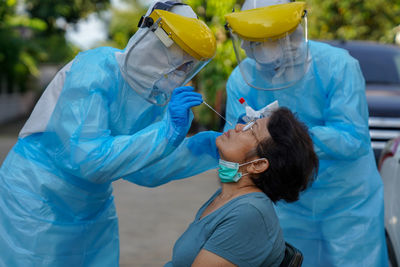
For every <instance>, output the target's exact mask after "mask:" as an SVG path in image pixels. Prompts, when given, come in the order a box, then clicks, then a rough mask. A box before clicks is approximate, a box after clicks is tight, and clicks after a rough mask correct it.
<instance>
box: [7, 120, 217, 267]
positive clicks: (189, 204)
mask: <svg viewBox="0 0 400 267" xmlns="http://www.w3.org/2000/svg"><path fill="white" fill-rule="evenodd" d="M22 124H23V122H16V123H13V124H10V125H6V126H4V125H3V126H0V164H1V162H2V161H3V160H4V158H5V156H6V154H7V152H8V151H9V149H11V147H12V146H13V144H14V143H15V141H16V136H17V133H18V131H19V129H20V128H21V127H22ZM113 185H114V195H115V202H116V207H117V212H118V216H119V232H120V250H121V253H120V266H121V267H128V266H133V267H157V266H163V264H164V263H166V262H167V261H168V260H170V258H171V252H172V248H173V245H174V243H175V241H176V240H177V238H178V237H179V236H180V235H181V234H182V233H183V231H184V230H185V229H186V227H187V226H188V225H189V223H190V222H192V220H193V218H194V215H195V212H196V211H197V209H198V208H200V206H201V205H202V204H203V203H204V202H205V201H206V200H207V199H208V198H209V197H210V196H211V195H212V194H213V193H214V192H215V190H216V189H217V188H218V182H217V179H216V175H215V171H209V172H206V173H204V174H201V175H197V176H194V177H191V178H189V179H185V180H181V181H174V182H171V183H169V184H166V185H163V186H160V187H157V188H144V187H139V186H137V185H134V184H131V183H129V182H126V181H123V180H120V181H116V182H115V183H114V184H113Z"/></svg>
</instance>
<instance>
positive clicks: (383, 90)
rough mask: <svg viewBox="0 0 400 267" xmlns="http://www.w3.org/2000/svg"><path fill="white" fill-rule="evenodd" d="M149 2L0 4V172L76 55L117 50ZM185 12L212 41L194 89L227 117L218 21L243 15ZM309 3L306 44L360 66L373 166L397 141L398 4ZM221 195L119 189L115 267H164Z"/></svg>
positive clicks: (227, 66)
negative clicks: (335, 51) (327, 46)
mask: <svg viewBox="0 0 400 267" xmlns="http://www.w3.org/2000/svg"><path fill="white" fill-rule="evenodd" d="M151 2H152V1H146V0H57V1H54V0H0V164H1V163H2V161H3V160H4V158H5V156H6V154H7V153H8V151H9V150H10V149H11V147H12V146H13V144H14V143H15V141H16V139H17V135H18V132H19V130H20V129H21V128H22V126H23V124H24V122H25V120H26V119H27V116H29V114H30V112H31V110H32V108H33V107H34V105H35V103H36V101H37V100H38V99H39V97H40V95H41V94H42V92H43V91H44V89H45V88H46V86H47V84H48V83H49V82H50V81H51V79H52V77H53V76H54V75H55V74H56V72H57V71H58V70H59V69H60V68H61V67H62V66H63V65H65V64H66V63H67V62H68V61H70V60H71V59H73V58H74V56H75V55H76V54H77V53H79V52H80V51H84V50H87V49H91V48H95V47H98V46H112V47H116V48H120V49H123V48H124V47H125V45H126V44H127V42H128V40H129V38H130V37H131V36H132V35H133V34H134V33H135V31H136V30H137V23H138V21H139V18H140V17H141V16H142V15H143V14H144V13H145V11H146V10H147V8H148V6H149V4H150V3H151ZM183 2H185V3H187V4H189V5H190V6H191V7H192V8H193V9H194V10H195V12H196V13H197V14H198V15H199V17H200V18H201V19H202V20H203V21H204V22H205V23H206V24H207V25H208V26H209V27H210V28H211V29H212V31H213V32H214V34H215V36H216V40H217V54H216V56H215V58H214V59H213V60H212V61H211V62H210V63H209V64H208V65H207V66H206V68H204V69H203V70H202V71H201V72H200V73H199V74H198V75H197V76H196V77H195V78H194V80H193V85H194V86H195V88H196V90H197V91H199V92H201V93H202V94H203V96H204V98H205V99H206V100H207V102H208V103H209V104H210V105H212V106H213V107H215V109H216V110H217V111H218V112H220V113H222V114H224V109H225V106H224V104H225V100H226V93H225V83H226V80H227V78H228V76H229V74H230V73H231V72H232V70H233V69H234V67H235V66H236V58H235V55H234V51H233V48H232V45H231V43H230V40H229V37H228V35H227V33H226V31H225V29H224V24H225V21H224V18H223V16H224V14H226V13H229V12H231V11H232V9H235V10H239V9H240V6H241V4H242V3H243V0H239V1H235V0H223V1H222V0H187V1H183ZM306 2H307V6H308V8H307V9H308V25H309V28H308V29H309V38H310V39H314V40H323V41H324V42H329V43H331V44H332V45H335V46H339V47H342V48H345V49H348V50H349V52H350V53H351V54H352V55H353V56H354V57H356V58H357V59H358V60H359V61H360V64H361V67H362V71H363V73H364V76H365V78H366V83H367V100H368V106H369V109H370V129H371V136H372V139H373V142H375V143H373V146H375V147H374V150H375V151H376V157H377V160H378V158H379V153H380V150H381V149H382V148H383V147H384V145H385V143H386V141H387V140H389V139H392V138H394V137H396V136H400V78H399V77H400V0H324V1H318V0H307V1H306ZM355 40H357V41H355ZM396 99H397V100H396ZM396 101H397V102H396ZM194 113H195V120H194V122H193V125H192V128H191V132H192V133H195V132H198V131H202V130H221V129H222V127H223V121H221V120H220V118H219V117H217V116H216V115H215V114H214V113H213V112H211V111H210V110H209V109H208V108H207V107H205V106H204V105H201V106H199V107H196V108H195V109H194ZM217 187H218V183H217V179H216V178H215V173H214V172H213V171H210V172H207V173H205V174H202V175H198V176H196V177H193V178H191V179H186V180H184V181H175V182H172V183H170V184H167V185H165V186H162V187H159V188H153V189H147V188H141V187H138V186H136V185H133V184H130V183H127V182H123V181H117V182H116V183H115V185H114V189H115V198H116V205H117V210H118V216H119V218H120V234H121V237H120V238H121V261H120V264H121V266H162V265H163V264H164V263H165V262H166V261H167V260H169V259H170V256H171V250H172V246H173V244H174V243H175V241H176V239H177V238H178V237H179V236H180V234H181V233H183V231H184V230H185V229H186V227H187V225H188V224H189V223H190V222H191V220H192V219H193V217H194V213H195V211H196V210H197V209H198V208H199V207H200V206H201V205H202V203H203V202H204V201H205V200H207V199H208V197H209V196H210V195H211V194H213V193H214V191H215V190H216V189H217Z"/></svg>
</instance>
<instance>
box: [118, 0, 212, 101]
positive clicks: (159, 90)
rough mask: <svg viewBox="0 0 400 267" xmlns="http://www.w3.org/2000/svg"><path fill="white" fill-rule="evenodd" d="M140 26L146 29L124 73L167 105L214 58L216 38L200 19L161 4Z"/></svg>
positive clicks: (148, 96) (152, 98) (136, 86)
mask: <svg viewBox="0 0 400 267" xmlns="http://www.w3.org/2000/svg"><path fill="white" fill-rule="evenodd" d="M139 25H140V27H141V30H144V32H142V35H141V36H140V38H138V39H137V40H136V42H135V43H134V44H133V45H131V46H130V48H129V51H128V52H127V55H126V57H125V60H124V63H123V68H122V71H123V75H124V78H125V79H126V80H127V82H128V83H129V84H130V85H131V87H132V88H133V89H134V90H135V91H136V92H137V93H138V94H139V95H141V96H142V97H143V98H145V99H146V100H147V101H149V102H150V103H152V104H156V105H159V106H163V105H165V104H167V103H168V101H169V99H170V97H171V94H172V91H173V90H174V89H175V88H177V87H179V86H182V85H185V84H186V83H188V82H189V81H190V80H191V79H192V78H193V76H195V75H196V74H197V73H198V72H199V71H200V70H201V69H202V68H203V67H204V66H205V65H206V64H207V63H208V62H209V61H210V60H211V59H212V58H213V57H214V55H215V51H216V42H215V38H214V35H213V34H212V32H211V30H210V29H209V28H208V27H207V25H206V24H205V23H204V22H202V21H200V20H199V19H197V18H190V17H185V16H182V15H179V14H175V13H172V12H169V11H166V10H161V9H157V5H156V6H155V7H154V8H153V10H152V12H151V13H150V14H149V16H147V17H143V18H142V19H141V21H140V22H139ZM143 58H144V59H143ZM141 59H142V60H141ZM138 63H139V64H138Z"/></svg>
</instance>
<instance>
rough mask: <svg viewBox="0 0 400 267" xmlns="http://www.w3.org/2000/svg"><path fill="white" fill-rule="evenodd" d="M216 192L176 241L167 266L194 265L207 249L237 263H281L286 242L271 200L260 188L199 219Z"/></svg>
mask: <svg viewBox="0 0 400 267" xmlns="http://www.w3.org/2000/svg"><path fill="white" fill-rule="evenodd" d="M220 192H221V189H219V190H217V192H216V193H215V194H214V195H213V196H212V197H211V198H210V199H209V200H208V201H207V202H206V203H205V204H204V205H203V206H202V207H201V208H200V210H199V211H198V212H197V215H196V218H195V220H194V221H193V222H192V223H191V224H190V225H189V227H188V229H187V230H186V231H185V232H184V233H183V234H182V236H181V237H180V238H179V239H178V241H177V242H176V243H175V246H174V249H173V255H172V261H170V262H168V263H167V264H166V265H165V266H164V267H171V266H174V267H181V266H191V264H192V263H193V261H194V259H195V258H196V256H197V255H198V254H199V252H200V250H201V249H206V250H208V251H210V252H212V253H214V254H217V255H219V256H220V257H222V258H225V259H226V260H228V261H230V262H232V263H233V264H235V265H238V266H249V267H255V266H279V265H280V263H281V262H282V260H283V257H284V252H285V242H284V239H283V234H282V230H281V228H280V226H279V221H278V218H277V216H276V213H275V209H274V206H273V203H272V201H271V200H270V199H269V198H268V197H267V196H266V195H265V194H264V193H261V192H254V193H249V194H246V195H242V196H239V197H237V198H234V199H232V200H230V201H229V202H228V203H226V204H225V205H224V206H222V207H220V208H219V209H217V210H215V211H214V212H212V213H210V214H208V215H207V216H205V217H203V218H201V219H200V216H201V214H203V212H204V210H205V209H206V208H207V206H208V205H209V204H210V203H211V202H212V201H213V200H214V198H215V197H216V196H217V195H218V194H219V193H220Z"/></svg>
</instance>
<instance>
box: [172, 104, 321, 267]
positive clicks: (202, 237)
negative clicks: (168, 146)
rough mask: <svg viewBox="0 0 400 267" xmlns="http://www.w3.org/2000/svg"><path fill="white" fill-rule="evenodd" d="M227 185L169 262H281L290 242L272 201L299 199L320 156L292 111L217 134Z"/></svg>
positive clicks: (221, 172)
mask: <svg viewBox="0 0 400 267" xmlns="http://www.w3.org/2000/svg"><path fill="white" fill-rule="evenodd" d="M216 145H217V147H218V149H219V153H220V157H221V159H220V164H219V166H220V168H219V170H218V176H219V178H220V180H221V182H222V186H221V188H220V189H218V190H217V192H216V193H215V194H214V195H213V196H212V197H211V198H210V199H209V200H208V201H207V202H206V203H205V204H204V205H203V206H202V207H201V208H200V210H199V211H198V212H197V215H196V217H195V220H194V222H193V223H191V224H190V225H189V227H188V229H187V230H186V231H185V232H184V233H183V235H182V236H181V237H180V238H179V239H178V241H177V242H176V243H175V246H174V249H173V255H172V261H171V262H168V263H167V264H166V265H165V266H174V267H178V266H211V267H212V266H236V265H237V266H251V267H255V266H279V265H280V263H281V262H282V259H283V257H284V251H285V242H284V239H283V235H282V230H281V228H280V226H279V221H278V218H277V216H276V213H275V210H274V206H273V204H274V203H276V202H277V201H279V200H284V201H286V202H293V201H296V200H298V198H299V194H300V192H301V191H304V190H305V189H306V188H307V187H308V186H309V185H310V184H311V183H312V181H313V180H314V178H315V176H316V173H317V170H318V158H317V156H316V154H315V152H314V149H313V143H312V141H311V138H310V137H309V135H308V130H307V127H306V126H305V125H304V124H302V123H301V122H299V121H298V120H297V119H296V118H295V116H294V115H293V113H292V112H291V111H290V110H288V109H287V108H279V109H277V110H276V111H274V112H273V113H272V115H271V116H270V117H268V118H262V119H258V120H257V121H255V122H253V123H251V124H249V125H244V124H237V125H236V127H235V129H232V130H229V131H227V132H225V133H224V134H223V135H221V136H220V137H218V138H217V140H216Z"/></svg>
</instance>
